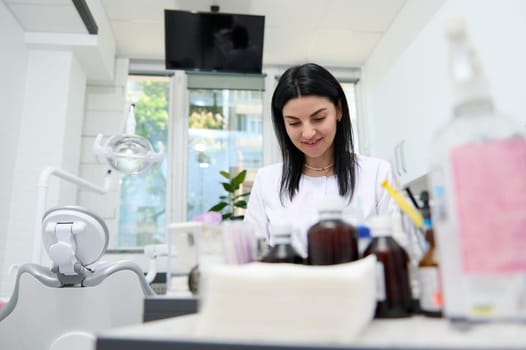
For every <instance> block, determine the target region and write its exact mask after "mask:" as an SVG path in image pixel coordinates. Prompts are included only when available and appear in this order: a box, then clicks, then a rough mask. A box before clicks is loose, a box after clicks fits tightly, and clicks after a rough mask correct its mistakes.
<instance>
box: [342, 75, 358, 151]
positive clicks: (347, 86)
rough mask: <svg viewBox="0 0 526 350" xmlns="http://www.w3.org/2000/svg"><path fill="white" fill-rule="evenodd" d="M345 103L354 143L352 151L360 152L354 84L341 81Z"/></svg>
mask: <svg viewBox="0 0 526 350" xmlns="http://www.w3.org/2000/svg"><path fill="white" fill-rule="evenodd" d="M341 85H342V88H343V92H344V93H345V98H346V99H347V104H348V106H349V113H350V114H351V125H352V131H353V133H352V137H353V144H354V151H355V152H357V153H359V152H360V142H359V140H358V135H359V133H358V127H359V125H358V115H357V114H356V90H355V87H356V85H355V84H354V83H341Z"/></svg>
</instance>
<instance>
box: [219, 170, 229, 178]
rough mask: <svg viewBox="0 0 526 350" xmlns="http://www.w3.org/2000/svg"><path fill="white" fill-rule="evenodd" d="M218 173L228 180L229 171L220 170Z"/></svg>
mask: <svg viewBox="0 0 526 350" xmlns="http://www.w3.org/2000/svg"><path fill="white" fill-rule="evenodd" d="M219 174H221V175H223V177H224V178H226V179H229V180H230V173H229V172H228V171H224V170H221V171H220V172H219Z"/></svg>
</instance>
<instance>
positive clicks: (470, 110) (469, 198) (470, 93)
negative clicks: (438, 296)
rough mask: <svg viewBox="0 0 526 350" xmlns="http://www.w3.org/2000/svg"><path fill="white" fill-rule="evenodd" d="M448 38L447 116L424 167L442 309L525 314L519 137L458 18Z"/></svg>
mask: <svg viewBox="0 0 526 350" xmlns="http://www.w3.org/2000/svg"><path fill="white" fill-rule="evenodd" d="M448 41H449V56H450V64H451V79H452V83H453V93H454V118H453V119H452V120H451V122H450V123H449V124H448V125H447V126H446V127H445V128H444V129H443V130H442V131H441V132H440V133H439V134H438V135H437V138H436V142H435V147H434V151H433V157H432V159H433V164H432V172H431V185H432V191H433V192H432V193H433V199H434V206H433V213H432V214H433V223H434V226H435V232H436V238H437V247H438V249H439V252H440V266H441V269H442V282H443V292H444V315H445V316H446V317H447V318H449V319H462V320H468V321H469V320H473V321H479V320H526V195H525V194H526V176H525V174H526V141H525V137H524V135H523V133H522V131H521V130H520V129H521V128H520V125H518V124H515V123H514V121H512V120H511V119H508V118H506V117H505V116H502V115H498V114H497V113H496V112H495V110H494V108H493V102H492V98H491V94H490V91H489V85H488V84H487V82H486V80H485V77H484V74H483V72H482V70H481V67H480V62H479V61H478V57H477V54H476V52H475V50H474V49H473V47H472V46H471V44H470V42H469V39H468V37H467V34H466V31H465V29H464V25H463V22H462V21H452V22H451V23H450V26H449V28H448ZM503 54H506V53H503ZM525 102H526V101H525Z"/></svg>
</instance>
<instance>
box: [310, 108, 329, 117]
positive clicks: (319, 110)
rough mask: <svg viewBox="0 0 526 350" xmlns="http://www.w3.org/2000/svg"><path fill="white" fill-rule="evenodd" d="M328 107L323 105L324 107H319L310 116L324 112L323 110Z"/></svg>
mask: <svg viewBox="0 0 526 350" xmlns="http://www.w3.org/2000/svg"><path fill="white" fill-rule="evenodd" d="M326 109H327V108H325V107H322V108H320V109H318V110H317V111H316V112H314V113H312V114H311V115H310V116H311V117H314V116H315V115H316V114H318V113H320V112H323V111H325V110H326Z"/></svg>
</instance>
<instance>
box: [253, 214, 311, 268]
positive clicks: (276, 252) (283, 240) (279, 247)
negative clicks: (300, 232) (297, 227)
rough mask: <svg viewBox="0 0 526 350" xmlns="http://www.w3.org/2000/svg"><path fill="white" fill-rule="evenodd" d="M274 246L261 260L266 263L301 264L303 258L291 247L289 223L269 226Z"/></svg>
mask: <svg viewBox="0 0 526 350" xmlns="http://www.w3.org/2000/svg"><path fill="white" fill-rule="evenodd" d="M271 232H272V238H273V243H274V245H273V246H272V248H270V250H269V251H268V253H267V254H265V256H263V258H262V259H261V262H266V263H291V264H303V263H304V259H303V257H302V256H301V255H300V254H299V253H298V252H297V251H296V249H294V247H293V245H292V227H291V225H290V224H289V223H286V222H280V223H272V224H271Z"/></svg>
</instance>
